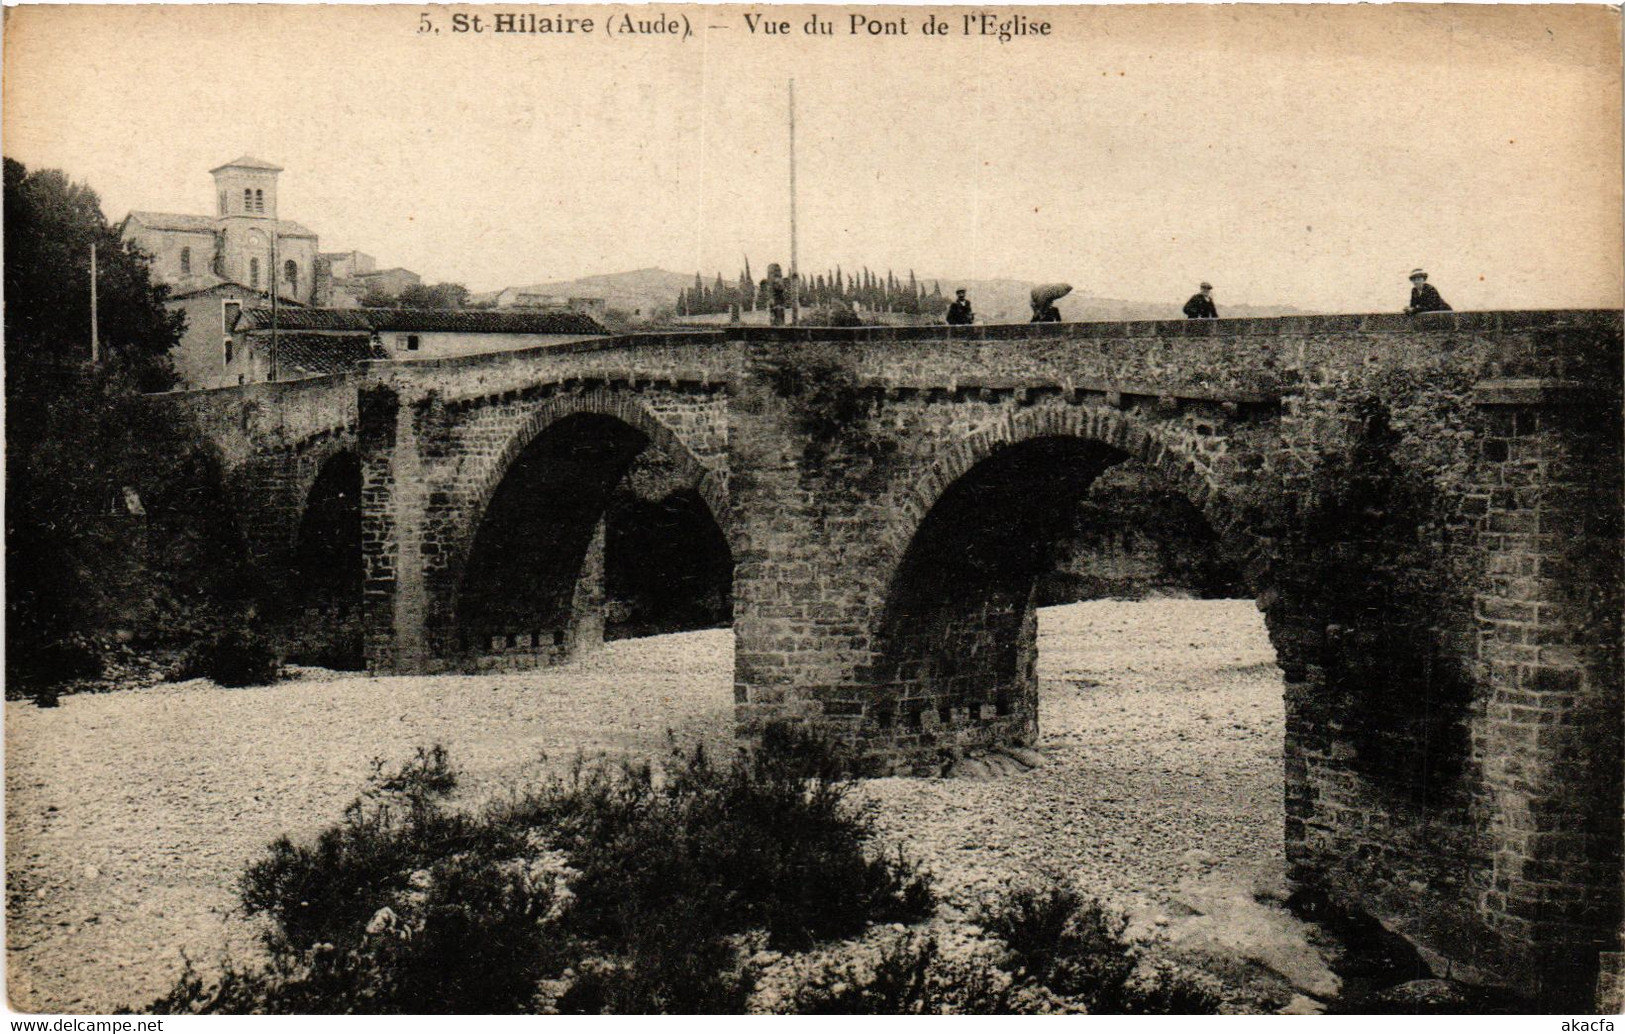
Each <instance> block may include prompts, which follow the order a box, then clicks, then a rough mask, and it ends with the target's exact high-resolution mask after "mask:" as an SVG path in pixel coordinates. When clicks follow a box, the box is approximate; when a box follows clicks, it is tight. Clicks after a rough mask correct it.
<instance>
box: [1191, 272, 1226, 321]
mask: <svg viewBox="0 0 1625 1034" xmlns="http://www.w3.org/2000/svg"><path fill="white" fill-rule="evenodd" d="M1185 317H1186V318H1187V319H1193V320H1216V319H1218V318H1219V310H1218V309H1217V308H1215V307H1214V305H1213V285H1212V284H1210V283H1208V282H1207V281H1206V280H1204V281H1202V290H1201V291H1200V292H1198V293H1197V294H1193V295H1191V300H1190V301H1188V302H1186V303H1185Z"/></svg>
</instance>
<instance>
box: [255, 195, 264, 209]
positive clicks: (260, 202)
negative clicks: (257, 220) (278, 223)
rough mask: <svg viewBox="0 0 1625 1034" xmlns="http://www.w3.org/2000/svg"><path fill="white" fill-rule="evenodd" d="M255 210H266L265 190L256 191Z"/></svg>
mask: <svg viewBox="0 0 1625 1034" xmlns="http://www.w3.org/2000/svg"><path fill="white" fill-rule="evenodd" d="M254 211H256V212H263V211H265V191H263V190H255V191H254Z"/></svg>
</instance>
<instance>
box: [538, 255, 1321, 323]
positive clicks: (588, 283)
mask: <svg viewBox="0 0 1625 1034" xmlns="http://www.w3.org/2000/svg"><path fill="white" fill-rule="evenodd" d="M710 276H715V274H714V273H713V274H710ZM707 282H709V277H708V278H707ZM920 282H921V283H922V284H924V285H926V287H927V288H928V289H929V287H930V286H931V285H932V284H933V283H940V284H941V285H942V293H943V294H944V295H945V296H947V297H949V298H952V297H953V292H954V290H955V289H956V288H960V287H963V288H965V290H966V292H967V293H968V294H969V296H970V300H971V304H972V305H973V306H974V307H975V309H976V321H977V322H978V323H1024V322H1026V320H1027V319H1028V317H1029V316H1030V315H1031V314H1032V307H1031V305H1030V303H1029V301H1028V295H1029V293H1030V292H1031V290H1032V287H1033V285H1032V284H1030V283H1028V282H1026V281H1023V280H956V279H954V278H952V277H934V276H925V277H921V278H920ZM693 284H694V274H692V273H673V272H671V271H670V270H665V269H658V268H654V267H650V268H648V269H635V270H631V271H629V272H625V273H603V274H599V275H597V276H586V277H581V278H579V279H576V280H557V281H552V282H550V283H541V284H533V285H527V286H526V287H525V288H523V289H524V290H527V291H535V292H537V293H541V294H553V295H562V296H567V297H575V298H583V297H584V298H603V299H604V301H605V303H606V304H607V305H608V306H609V308H611V309H619V310H621V311H622V312H625V313H627V314H629V315H636V316H640V317H642V318H644V319H647V318H648V317H649V316H650V315H652V314H653V313H654V312H656V311H657V310H660V309H669V308H671V307H672V306H673V305H674V304H675V303H676V301H677V295H678V292H680V291H682V290H683V289H684V288H685V287H691V286H693ZM1218 302H1219V311H1220V312H1221V313H1223V314H1224V315H1226V316H1294V315H1302V314H1303V313H1304V310H1302V309H1294V308H1291V307H1289V306H1282V305H1236V304H1231V303H1229V302H1227V301H1226V300H1225V299H1224V298H1222V297H1221V298H1219V299H1218ZM1184 303H1185V299H1184V298H1178V299H1171V300H1169V301H1165V302H1148V301H1129V300H1124V299H1121V298H1101V297H1098V296H1096V295H1092V294H1090V293H1089V292H1088V291H1086V290H1084V289H1083V288H1082V287H1081V285H1080V286H1079V287H1078V289H1077V290H1074V291H1073V292H1072V293H1071V294H1069V295H1067V296H1066V297H1065V298H1062V299H1061V301H1060V303H1059V308H1060V310H1061V317H1062V318H1063V319H1066V320H1068V321H1083V320H1155V319H1179V318H1180V316H1181V313H1180V306H1182V305H1183V304H1184Z"/></svg>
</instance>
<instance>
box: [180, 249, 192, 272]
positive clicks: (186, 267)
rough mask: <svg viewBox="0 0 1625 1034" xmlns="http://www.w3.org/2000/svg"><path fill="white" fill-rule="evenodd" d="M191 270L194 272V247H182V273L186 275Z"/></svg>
mask: <svg viewBox="0 0 1625 1034" xmlns="http://www.w3.org/2000/svg"><path fill="white" fill-rule="evenodd" d="M190 272H192V249H191V248H182V249H181V275H182V276H186V275H187V274H188V273H190Z"/></svg>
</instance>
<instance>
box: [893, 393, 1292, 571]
mask: <svg viewBox="0 0 1625 1034" xmlns="http://www.w3.org/2000/svg"><path fill="white" fill-rule="evenodd" d="M1204 429H1205V430H1206V431H1207V432H1208V433H1205V434H1204V433H1203V430H1204ZM1217 430H1218V428H1216V427H1215V426H1214V425H1213V424H1212V423H1208V422H1202V421H1195V422H1193V425H1192V426H1189V427H1187V426H1185V425H1183V424H1181V423H1180V422H1179V421H1178V420H1177V419H1163V420H1153V419H1148V418H1147V417H1145V416H1144V415H1143V414H1141V413H1139V412H1135V411H1125V410H1120V409H1115V408H1107V407H1104V406H1089V405H1083V406H1066V407H1064V408H1063V407H1031V408H1028V409H1024V410H1020V411H1017V412H1015V413H1013V414H1010V415H1008V416H1006V417H1004V418H1001V419H999V420H998V421H997V422H995V423H993V424H992V425H990V426H988V427H984V428H982V429H980V430H978V431H976V432H974V433H972V434H969V435H967V436H965V437H964V438H960V439H956V440H955V441H954V442H953V443H952V444H951V445H949V446H947V447H945V448H942V449H940V450H939V451H938V452H937V454H936V455H935V456H934V457H933V458H932V460H931V461H930V463H929V464H927V465H926V466H925V468H924V470H923V471H922V472H921V473H920V474H919V475H918V476H915V477H914V478H913V482H912V485H911V486H910V487H908V488H906V489H905V490H904V491H903V493H902V495H901V496H900V497H899V498H898V499H897V500H896V502H895V503H894V505H893V506H892V510H891V514H890V519H889V520H888V522H887V525H886V528H885V530H884V540H885V542H886V545H887V547H888V552H889V554H890V556H891V557H892V558H893V565H894V566H893V569H892V572H891V574H892V575H893V576H895V574H896V566H895V565H897V564H900V563H901V562H902V560H903V557H904V554H905V553H906V552H907V549H908V547H909V544H910V543H911V542H912V541H913V540H914V536H915V532H916V531H917V530H918V529H919V527H920V525H921V523H922V522H923V521H924V520H925V518H926V515H927V514H929V513H930V512H931V510H932V509H933V507H935V506H936V505H937V503H938V502H939V501H940V500H941V498H942V496H943V494H944V493H945V492H947V491H948V489H949V488H950V486H952V485H954V484H955V483H956V482H958V481H959V480H960V479H961V478H962V477H964V476H965V475H966V474H968V473H969V472H970V471H971V470H972V469H973V468H975V467H977V466H978V465H980V464H981V463H983V462H984V461H987V460H989V459H991V458H993V457H994V456H996V455H997V454H998V453H1000V452H1001V451H1003V450H1006V449H1009V448H1012V447H1015V446H1019V445H1021V444H1022V443H1024V442H1029V441H1033V440H1035V439H1039V438H1057V439H1077V440H1080V441H1090V442H1095V443H1098V444H1100V445H1103V446H1107V447H1109V448H1112V449H1115V450H1117V451H1119V452H1120V453H1121V454H1122V456H1121V457H1120V459H1125V460H1138V461H1140V462H1142V463H1144V464H1146V465H1147V466H1148V467H1151V468H1152V469H1154V470H1156V471H1157V472H1158V473H1159V474H1161V475H1162V476H1163V477H1164V478H1165V479H1166V480H1167V481H1168V483H1169V484H1171V485H1173V486H1174V487H1175V488H1177V489H1178V490H1179V491H1180V493H1181V494H1183V495H1184V496H1185V497H1186V498H1187V499H1189V500H1190V501H1191V503H1192V504H1193V505H1194V506H1195V507H1196V508H1197V509H1198V510H1200V511H1201V513H1202V516H1203V517H1205V518H1206V519H1207V522H1208V524H1209V525H1211V526H1212V528H1213V530H1214V532H1215V533H1216V534H1217V535H1218V536H1219V538H1220V539H1221V541H1224V542H1225V543H1226V545H1227V546H1229V547H1231V548H1237V549H1242V550H1246V549H1247V547H1248V546H1250V542H1248V539H1247V536H1246V533H1245V529H1244V528H1243V527H1242V526H1241V524H1240V522H1239V520H1238V519H1237V509H1238V508H1237V507H1236V505H1235V503H1234V501H1233V500H1232V498H1231V495H1230V493H1229V492H1228V491H1227V489H1226V487H1225V486H1224V483H1223V481H1222V480H1221V477H1220V474H1219V471H1218V470H1217V469H1216V467H1217V454H1216V452H1217V450H1216V448H1215V445H1216V443H1217V442H1218V441H1219V439H1220V436H1219V435H1218V434H1217V433H1216V432H1217ZM1200 442H1206V443H1208V449H1207V450H1204V448H1203V447H1202V446H1201V445H1200V444H1198V443H1200ZM1249 588H1250V589H1253V590H1255V591H1258V590H1259V589H1260V588H1261V587H1258V586H1249Z"/></svg>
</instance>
